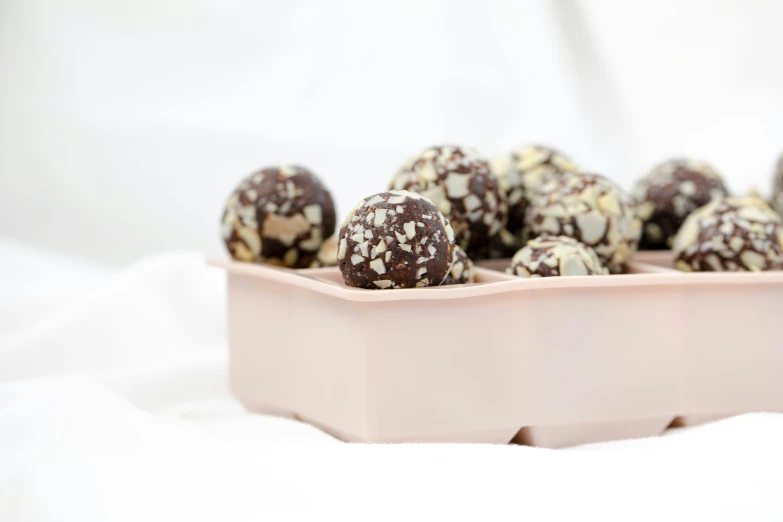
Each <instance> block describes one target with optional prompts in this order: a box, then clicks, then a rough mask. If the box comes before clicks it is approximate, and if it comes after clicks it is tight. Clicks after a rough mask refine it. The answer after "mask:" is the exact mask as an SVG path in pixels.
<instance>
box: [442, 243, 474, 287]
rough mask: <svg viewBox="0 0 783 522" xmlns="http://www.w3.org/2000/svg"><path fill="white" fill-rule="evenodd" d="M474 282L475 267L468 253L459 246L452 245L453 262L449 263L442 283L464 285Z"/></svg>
mask: <svg viewBox="0 0 783 522" xmlns="http://www.w3.org/2000/svg"><path fill="white" fill-rule="evenodd" d="M475 282H476V267H475V266H474V265H473V261H471V260H470V258H469V257H468V254H466V253H465V251H464V250H462V249H461V248H460V247H458V246H455V247H454V263H453V264H452V265H451V270H449V273H448V275H447V276H446V279H445V280H444V281H443V285H442V286H445V285H464V284H465V283H475Z"/></svg>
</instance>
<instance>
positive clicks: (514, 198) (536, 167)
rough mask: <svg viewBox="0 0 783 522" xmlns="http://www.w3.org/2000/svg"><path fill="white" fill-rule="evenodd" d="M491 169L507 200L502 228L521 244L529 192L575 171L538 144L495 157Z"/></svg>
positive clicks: (559, 155) (564, 159)
mask: <svg viewBox="0 0 783 522" xmlns="http://www.w3.org/2000/svg"><path fill="white" fill-rule="evenodd" d="M492 168H493V170H494V171H495V174H496V175H497V177H498V182H499V183H500V188H501V190H502V191H503V192H504V193H505V195H506V199H507V201H508V224H507V225H506V228H507V229H508V231H509V232H511V233H512V234H514V235H516V236H517V237H519V238H520V243H522V244H524V240H525V239H526V238H525V237H524V228H525V210H526V209H527V205H528V203H529V201H530V198H531V197H532V194H533V192H534V191H535V190H536V189H537V188H538V187H540V186H541V185H542V184H543V182H544V181H545V180H546V179H547V178H548V177H550V176H556V175H558V174H562V173H563V172H575V171H577V170H578V168H577V166H576V164H574V162H573V161H571V160H570V159H569V158H568V157H566V156H565V155H564V154H562V153H560V152H558V151H556V150H555V149H552V148H549V147H544V146H542V145H523V146H521V147H519V148H517V149H514V150H512V151H511V152H509V153H507V154H504V155H502V156H499V157H497V158H495V159H494V160H493V161H492ZM514 252H516V250H515V251H514ZM512 254H513V252H512Z"/></svg>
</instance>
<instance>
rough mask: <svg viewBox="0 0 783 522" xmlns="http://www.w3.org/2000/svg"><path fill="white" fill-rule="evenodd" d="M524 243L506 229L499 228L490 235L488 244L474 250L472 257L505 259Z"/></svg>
mask: <svg viewBox="0 0 783 522" xmlns="http://www.w3.org/2000/svg"><path fill="white" fill-rule="evenodd" d="M524 244H525V243H524V241H522V238H520V237H519V236H517V235H515V234H512V233H511V232H509V231H508V229H505V228H501V229H500V232H498V233H497V234H496V235H494V236H492V238H491V239H490V241H489V244H487V245H486V246H484V247H482V248H481V249H478V250H476V251H474V253H473V257H475V258H476V259H505V258H508V257H511V256H513V255H514V254H515V253H516V252H517V250H519V249H520V248H522V247H523V246H524Z"/></svg>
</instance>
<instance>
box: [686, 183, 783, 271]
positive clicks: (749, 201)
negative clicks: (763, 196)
mask: <svg viewBox="0 0 783 522" xmlns="http://www.w3.org/2000/svg"><path fill="white" fill-rule="evenodd" d="M673 250H674V252H673V253H674V259H675V267H676V268H677V269H679V270H682V271H685V272H693V271H695V272H723V271H740V272H743V271H751V272H758V271H761V270H781V269H783V225H781V218H780V216H778V215H777V214H776V213H775V211H773V210H772V208H771V207H770V206H769V205H767V204H766V203H764V202H763V201H762V200H760V199H758V198H752V197H750V198H749V197H743V198H738V197H729V198H725V199H716V200H714V201H712V202H710V203H708V204H707V205H705V206H703V207H701V208H699V209H697V210H695V211H694V212H692V213H691V215H690V216H688V217H687V218H686V219H685V223H683V225H682V227H680V231H679V232H677V235H676V236H675V238H674V247H673Z"/></svg>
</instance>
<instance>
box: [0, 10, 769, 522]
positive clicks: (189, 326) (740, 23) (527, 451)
mask: <svg viewBox="0 0 783 522" xmlns="http://www.w3.org/2000/svg"><path fill="white" fill-rule="evenodd" d="M781 15H783V3H781V2H777V1H775V0H767V1H763V0H755V1H753V2H744V1H740V0H736V1H726V2H713V1H710V0H691V1H689V2H678V1H676V0H661V1H658V2H654V3H640V2H623V1H619V0H616V1H613V0H590V1H589V2H588V1H587V0H584V1H579V0H574V1H568V0H560V1H557V0H553V1H543V0H538V1H534V0H531V1H525V2H482V3H480V4H479V3H474V2H457V1H453V2H447V1H445V0H440V1H438V0H434V1H426V2H418V1H410V2H405V1H402V2H394V3H393V5H392V4H389V3H376V2H359V1H355V2H350V1H346V0H341V1H334V2H316V1H298V2H297V1H292V2H253V1H249V0H247V1H244V0H229V1H218V0H197V1H186V0H155V1H153V0H139V1H135V2H131V1H116V2H104V1H99V0H69V1H67V2H61V1H58V0H0V520H2V521H5V520H9V521H15V522H16V521H27V520H58V521H59V520H79V521H80V522H91V521H93V520H95V521H99V520H100V521H107V520H109V521H115V520H117V521H124V520H129V521H130V520H134V521H135V520H190V521H200V520H232V521H233V520H288V519H300V518H306V519H311V518H316V517H318V518H326V519H329V518H340V519H344V520H386V519H389V520H391V519H394V520H401V519H406V520H408V519H429V520H443V519H450V518H454V519H460V518H468V519H472V520H476V519H486V520H490V519H501V517H502V518H503V519H508V518H510V517H514V516H518V517H525V518H529V519H531V520H582V519H590V518H598V517H600V518H601V519H603V520H630V519H632V520H642V521H643V520H656V521H657V520H662V519H696V520H782V519H783V516H781V513H783V505H781V503H783V501H781V497H780V491H781V489H782V488H781V487H782V486H783V478H782V476H781V474H780V471H779V470H780V469H781V467H782V466H783V451H781V449H780V440H781V439H783V416H781V415H773V414H755V415H746V416H741V417H737V418H734V419H730V420H726V421H723V422H720V423H716V424H711V425H706V426H703V427H699V428H695V429H691V430H676V431H673V432H671V433H670V434H667V435H666V436H665V437H661V438H655V439H646V440H637V441H627V442H617V443H610V444H602V445H595V446H590V447H583V448H574V449H570V450H565V451H548V450H538V449H532V448H525V447H512V446H509V447H500V446H484V445H460V446H454V445H399V446H378V445H346V444H342V443H339V442H337V441H335V440H333V439H331V438H329V437H328V436H326V435H324V434H322V433H320V432H318V431H317V430H314V429H312V428H310V427H308V426H306V425H303V424H299V423H295V422H293V421H289V420H282V419H275V418H269V417H263V416H258V415H246V414H245V413H244V412H243V411H242V409H241V408H240V407H239V405H238V404H237V403H236V402H235V401H234V400H233V399H232V398H231V397H230V395H229V393H228V391H227V388H226V385H225V374H226V372H225V364H226V362H225V354H226V347H225V343H224V337H225V323H224V319H223V314H224V302H223V298H224V287H223V279H222V275H221V274H220V272H219V271H215V270H211V269H208V268H206V267H205V265H204V264H203V254H204V253H220V252H221V246H220V243H219V239H218V227H217V220H218V216H219V214H220V211H221V206H222V203H223V200H224V198H225V196H226V195H227V193H228V192H229V191H230V190H231V188H232V187H233V186H234V185H235V183H236V182H237V181H238V179H239V178H241V177H242V176H244V175H245V174H246V173H248V172H249V171H251V170H253V169H255V168H258V167H261V166H263V165H266V164H272V163H279V162H289V161H296V162H301V163H304V164H306V165H309V166H310V167H311V168H313V169H314V170H315V171H316V172H317V173H319V174H320V175H321V176H322V177H323V178H324V179H325V180H326V181H327V183H328V184H329V186H330V187H331V188H332V190H333V191H334V193H335V194H336V199H337V202H338V205H339V206H340V208H341V209H342V210H343V211H345V210H346V209H347V208H349V207H350V206H351V205H352V204H353V202H354V201H355V200H356V199H358V198H359V197H361V196H364V195H366V194H367V193H370V192H374V191H376V190H379V189H380V188H381V187H382V186H383V185H384V183H385V182H386V179H387V178H388V176H389V175H390V173H391V172H392V171H393V169H394V168H395V167H396V166H397V165H398V164H399V163H400V162H401V161H402V160H403V159H404V158H405V157H407V156H408V155H410V154H411V153H413V152H416V151H417V150H419V149H421V148H423V147H425V146H427V145H430V144H434V143H439V142H456V143H464V144H469V145H474V146H476V147H478V148H479V149H481V150H483V151H485V152H486V153H487V154H495V153H498V152H501V151H503V150H505V149H507V148H509V147H512V146H514V145H516V144H518V143H521V142H525V141H543V142H547V143H551V144H553V145H557V146H559V147H561V148H562V149H563V150H564V151H566V152H568V153H569V154H571V155H572V156H573V157H574V159H576V160H577V161H578V162H579V163H580V164H582V165H584V166H586V167H589V168H592V169H595V170H597V171H600V172H603V173H605V174H607V175H609V176H611V177H613V178H615V179H617V180H618V181H619V182H621V183H622V184H624V185H626V186H628V185H630V184H631V182H632V181H633V179H635V178H636V177H638V175H640V174H641V172H643V171H644V170H645V169H646V168H647V167H648V166H649V165H650V164H651V163H652V162H654V161H657V160H659V159H663V158H666V157H667V156H669V155H672V154H691V155H696V156H702V157H704V158H707V159H709V160H711V161H713V162H714V163H715V164H716V165H717V166H718V167H719V168H720V169H722V170H723V171H724V172H725V173H726V175H727V177H728V180H729V183H730V184H731V185H732V187H733V188H734V189H735V190H737V191H744V190H745V189H746V188H747V187H749V186H750V185H758V186H760V187H761V188H766V187H767V186H768V178H769V176H770V173H771V168H772V163H773V161H774V159H775V157H776V155H777V154H778V153H779V152H780V149H781V146H782V145H783V138H782V137H781V129H782V126H781V122H783V104H782V103H781V94H780V93H781V92H783V72H781V71H783V69H781V67H780V63H781V49H783V45H782V44H783V36H781V35H782V34H783V33H781V32H780V31H779V27H778V26H779V20H780V18H781ZM31 245H34V246H31ZM172 250H175V251H178V253H169V254H163V255H161V254H157V253H158V252H162V251H172ZM52 252H60V253H59V254H58V253H52ZM139 259H141V261H139ZM120 266H122V267H125V268H119V267H120Z"/></svg>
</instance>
